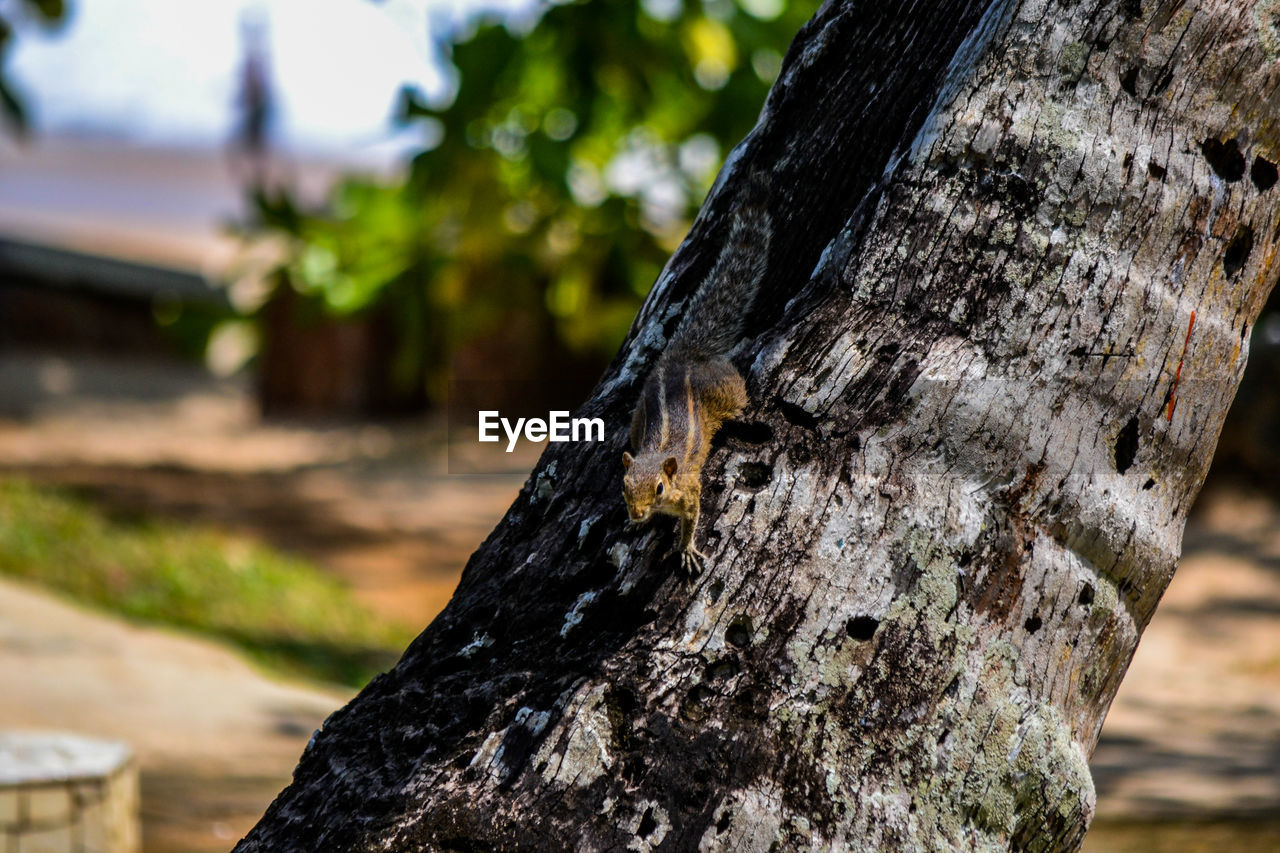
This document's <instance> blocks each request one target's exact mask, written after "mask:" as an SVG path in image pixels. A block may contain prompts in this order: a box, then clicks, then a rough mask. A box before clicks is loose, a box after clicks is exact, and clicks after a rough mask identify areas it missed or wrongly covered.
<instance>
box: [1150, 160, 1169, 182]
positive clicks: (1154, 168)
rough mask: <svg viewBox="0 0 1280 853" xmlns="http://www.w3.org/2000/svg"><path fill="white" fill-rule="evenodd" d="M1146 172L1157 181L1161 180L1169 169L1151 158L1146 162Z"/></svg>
mask: <svg viewBox="0 0 1280 853" xmlns="http://www.w3.org/2000/svg"><path fill="white" fill-rule="evenodd" d="M1147 174H1148V175H1150V176H1151V177H1152V178H1154V179H1155V180H1157V181H1163V180H1164V176H1165V175H1167V174H1169V170H1168V169H1166V168H1165V167H1164V166H1161V165H1160V164H1159V163H1157V162H1156V161H1155V160H1152V161H1151V162H1150V163H1148V164H1147Z"/></svg>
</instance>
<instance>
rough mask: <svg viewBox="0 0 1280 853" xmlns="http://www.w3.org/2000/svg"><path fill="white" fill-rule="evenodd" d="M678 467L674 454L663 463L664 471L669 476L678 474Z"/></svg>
mask: <svg viewBox="0 0 1280 853" xmlns="http://www.w3.org/2000/svg"><path fill="white" fill-rule="evenodd" d="M676 467H677V465H676V458H675V457H674V456H668V457H667V461H666V462H663V463H662V470H663V473H665V474H666V475H667V476H668V477H674V476H675V475H676Z"/></svg>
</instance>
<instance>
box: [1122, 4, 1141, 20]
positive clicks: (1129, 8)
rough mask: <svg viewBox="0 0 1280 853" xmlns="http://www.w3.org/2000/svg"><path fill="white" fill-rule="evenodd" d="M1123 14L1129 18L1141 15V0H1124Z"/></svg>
mask: <svg viewBox="0 0 1280 853" xmlns="http://www.w3.org/2000/svg"><path fill="white" fill-rule="evenodd" d="M1124 15H1125V17H1126V18H1128V19H1129V20H1131V21H1132V20H1134V19H1135V18H1141V17H1142V0H1124Z"/></svg>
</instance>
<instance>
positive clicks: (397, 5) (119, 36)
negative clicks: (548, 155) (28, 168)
mask: <svg viewBox="0 0 1280 853" xmlns="http://www.w3.org/2000/svg"><path fill="white" fill-rule="evenodd" d="M0 5H4V0H0ZM70 5H71V10H72V11H71V16H70V18H69V20H68V21H67V22H66V24H65V25H64V27H63V28H62V29H61V30H59V31H58V32H56V33H54V34H52V35H45V34H43V33H41V32H40V31H39V30H37V29H34V28H27V29H25V30H24V31H23V33H22V35H21V37H20V38H19V39H18V42H17V45H16V47H15V49H14V51H13V54H12V56H11V59H10V62H9V71H10V73H11V75H12V76H13V78H14V79H15V81H16V82H17V83H18V84H19V85H20V86H21V89H22V91H24V92H25V93H26V94H27V97H28V101H29V105H30V108H31V111H32V117H33V123H34V125H35V127H36V129H37V130H38V131H40V132H46V133H60V132H75V133H91V134H97V133H106V134H110V135H113V136H122V137H126V138H130V139H136V140H138V141H143V142H149V143H161V144H177V145H221V144H223V143H224V142H225V141H226V140H227V139H228V137H229V136H230V135H231V133H232V129H233V127H234V116H235V106H236V101H237V96H238V92H239V89H240V82H239V73H240V68H241V64H242V61H243V59H242V57H243V48H242V39H241V30H242V21H243V20H244V19H245V18H246V16H248V17H256V18H258V19H261V20H263V21H264V22H265V24H266V31H267V34H268V43H269V47H270V68H271V80H272V83H273V85H274V89H273V91H274V95H275V106H276V118H275V125H274V131H275V133H274V139H275V140H276V141H277V142H280V143H283V144H284V145H286V146H287V147H291V148H294V149H297V150H309V151H321V152H332V151H338V150H350V149H352V148H353V147H355V148H364V147H370V148H374V147H384V146H387V145H392V146H395V145H396V140H395V139H394V138H393V128H392V126H391V124H390V123H389V121H388V118H389V115H390V112H391V109H392V107H393V105H394V102H395V97H396V93H397V92H398V91H399V89H400V86H401V85H402V84H403V83H411V84H415V85H417V86H419V87H421V88H422V89H423V91H425V92H428V93H439V92H440V91H442V89H443V88H444V86H445V83H444V76H443V75H442V74H441V72H440V70H439V66H438V63H437V61H436V59H435V57H434V55H433V51H432V49H431V46H430V40H429V37H428V32H429V27H430V26H431V22H437V23H439V22H444V21H459V20H461V19H463V17H464V16H465V15H466V14H467V13H468V11H472V10H476V9H480V8H485V9H504V10H519V9H527V8H529V6H530V5H531V2H530V0H380V2H374V0H71V3H70ZM400 141H401V142H402V143H404V144H408V143H409V140H405V139H401V140H400Z"/></svg>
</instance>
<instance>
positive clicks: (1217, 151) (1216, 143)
mask: <svg viewBox="0 0 1280 853" xmlns="http://www.w3.org/2000/svg"><path fill="white" fill-rule="evenodd" d="M1200 151H1201V153H1202V154H1204V158H1205V159H1206V160H1208V161H1209V166H1210V167H1211V168H1212V169H1213V171H1214V173H1215V174H1217V176H1218V177H1219V178H1222V180H1224V181H1228V182H1235V181H1238V180H1240V179H1241V178H1243V177H1244V155H1243V154H1241V153H1240V143H1238V142H1236V141H1235V140H1234V139H1228V140H1227V141H1226V142H1222V141H1220V140H1217V139H1214V138H1213V137H1212V136H1210V137H1209V138H1208V139H1206V140H1205V141H1204V144H1202V145H1201V146H1200Z"/></svg>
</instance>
